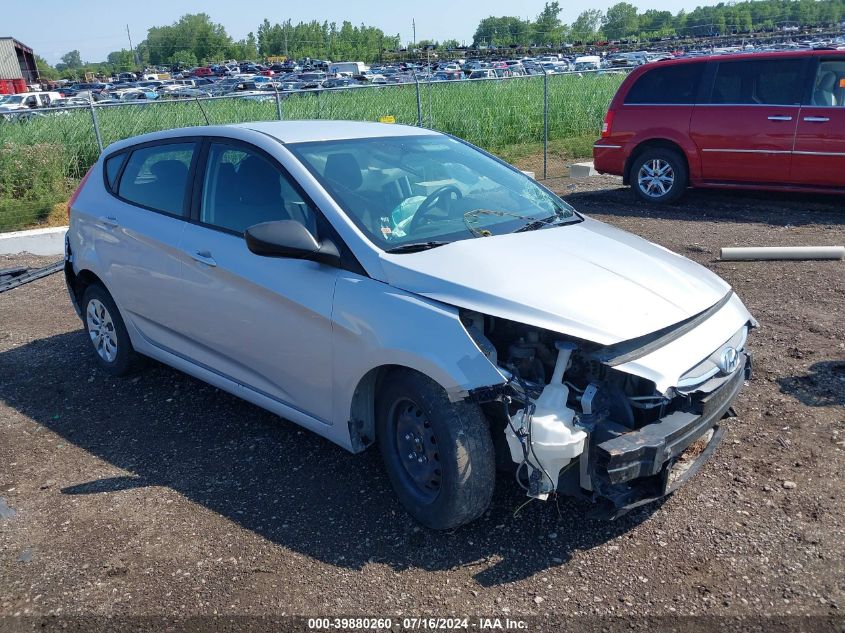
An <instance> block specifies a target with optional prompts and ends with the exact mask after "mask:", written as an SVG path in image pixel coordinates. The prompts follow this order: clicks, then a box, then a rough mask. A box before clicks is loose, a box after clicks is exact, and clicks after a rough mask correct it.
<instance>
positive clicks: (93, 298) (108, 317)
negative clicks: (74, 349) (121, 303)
mask: <svg viewBox="0 0 845 633" xmlns="http://www.w3.org/2000/svg"><path fill="white" fill-rule="evenodd" d="M82 315H83V320H84V323H85V333H86V334H87V335H88V340H89V341H90V342H91V345H92V347H93V348H94V353H95V358H96V360H97V364H98V365H99V366H100V367H101V368H102V369H104V370H105V371H107V372H108V373H110V374H112V375H114V376H123V375H125V374H128V373H130V372H131V371H132V370H133V369H134V367H135V365H136V363H137V359H138V355H137V354H136V353H135V350H134V349H132V343H131V341H130V340H129V333H128V332H127V331H126V326H125V325H124V323H123V318H122V317H121V316H120V312H119V311H118V309H117V305H115V303H114V299H112V298H111V295H110V294H109V293H108V291H107V290H106V289H105V288H103V287H102V286H100V285H97V284H95V285H92V286H89V287H88V288H87V289H86V290H85V293H84V294H83V296H82Z"/></svg>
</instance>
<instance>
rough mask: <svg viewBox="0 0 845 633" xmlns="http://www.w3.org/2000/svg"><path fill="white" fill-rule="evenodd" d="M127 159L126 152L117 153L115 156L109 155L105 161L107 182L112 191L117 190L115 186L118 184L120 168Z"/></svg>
mask: <svg viewBox="0 0 845 633" xmlns="http://www.w3.org/2000/svg"><path fill="white" fill-rule="evenodd" d="M125 160H126V154H125V153H121V154H116V155H114V156H109V157H108V158H107V159H106V163H105V171H106V182H107V183H108V187H109V189H111V190H112V191H114V190H115V186H116V185H117V176H118V175H119V174H120V168H121V167H123V162H124V161H125Z"/></svg>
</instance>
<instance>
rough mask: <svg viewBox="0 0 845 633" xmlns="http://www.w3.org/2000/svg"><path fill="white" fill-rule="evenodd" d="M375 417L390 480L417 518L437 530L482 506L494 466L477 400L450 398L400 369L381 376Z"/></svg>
mask: <svg viewBox="0 0 845 633" xmlns="http://www.w3.org/2000/svg"><path fill="white" fill-rule="evenodd" d="M376 416H377V417H376V424H377V428H376V433H377V435H378V438H379V447H380V449H381V454H382V458H383V459H384V464H385V468H386V470H387V475H388V477H389V479H390V483H391V484H392V486H393V489H394V490H395V492H396V495H397V496H398V497H399V500H400V501H401V502H402V505H404V506H405V508H406V509H407V510H408V512H409V513H410V514H411V515H412V516H413V517H414V518H415V519H417V521H419V522H420V523H422V524H423V525H425V526H427V527H430V528H433V529H438V530H444V529H448V528H453V527H457V526H459V525H463V524H465V523H468V522H470V521H472V520H473V519H476V518H478V517H479V516H481V514H483V513H484V511H485V510H486V509H487V508H488V507H489V505H490V499H491V498H492V496H493V488H494V484H495V478H496V468H495V458H494V454H493V443H492V440H491V438H490V429H489V427H488V425H487V421H486V420H485V418H484V414H483V413H482V412H481V409H480V407H479V406H478V405H476V404H474V403H469V402H450V401H449V398H448V397H447V396H446V392H445V391H444V390H443V389H442V388H441V387H440V385H438V384H437V383H435V382H433V381H432V380H430V379H429V378H427V377H426V376H424V375H422V374H420V373H417V372H414V371H411V370H405V369H403V370H397V371H395V372H393V373H392V374H391V375H390V376H389V377H388V378H387V379H386V380H385V382H384V386H383V388H382V390H381V393H380V394H379V397H378V401H377V403H376Z"/></svg>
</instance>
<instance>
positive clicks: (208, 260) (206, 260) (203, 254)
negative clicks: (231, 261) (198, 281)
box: [190, 251, 217, 267]
mask: <svg viewBox="0 0 845 633" xmlns="http://www.w3.org/2000/svg"><path fill="white" fill-rule="evenodd" d="M190 255H191V259H193V260H194V261H197V262H199V263H201V264H205V265H206V266H211V267H214V266H217V262H216V261H215V260H214V258H213V257H212V256H211V253H209V252H208V251H195V252H193V253H190Z"/></svg>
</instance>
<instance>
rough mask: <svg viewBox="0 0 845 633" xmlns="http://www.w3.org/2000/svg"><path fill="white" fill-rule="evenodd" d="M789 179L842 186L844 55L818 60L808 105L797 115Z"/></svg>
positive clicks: (844, 160) (844, 158)
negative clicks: (796, 129) (790, 177)
mask: <svg viewBox="0 0 845 633" xmlns="http://www.w3.org/2000/svg"><path fill="white" fill-rule="evenodd" d="M792 180H793V182H795V183H796V184H800V185H811V186H817V187H845V55H843V56H841V57H840V56H838V55H836V56H827V55H825V56H824V57H821V58H820V59H819V62H818V66H817V67H816V74H815V81H814V82H813V90H812V93H811V94H810V100H809V105H805V106H804V107H803V108H801V113H800V115H799V117H798V131H797V132H796V135H795V151H794V154H793V157H792Z"/></svg>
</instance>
